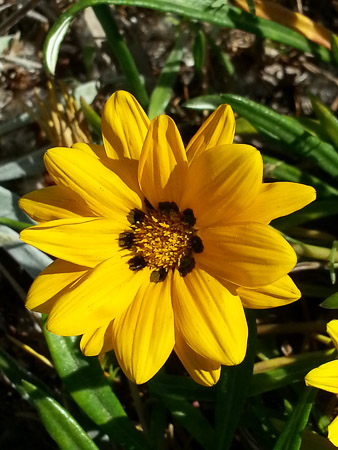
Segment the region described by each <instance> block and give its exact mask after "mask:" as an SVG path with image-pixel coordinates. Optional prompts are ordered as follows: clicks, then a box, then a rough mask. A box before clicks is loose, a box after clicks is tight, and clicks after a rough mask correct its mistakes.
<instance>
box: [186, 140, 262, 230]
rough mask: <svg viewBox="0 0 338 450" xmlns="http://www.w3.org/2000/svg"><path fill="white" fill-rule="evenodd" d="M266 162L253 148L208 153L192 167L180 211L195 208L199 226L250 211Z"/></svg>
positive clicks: (231, 147) (226, 147)
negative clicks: (264, 162)
mask: <svg viewBox="0 0 338 450" xmlns="http://www.w3.org/2000/svg"><path fill="white" fill-rule="evenodd" d="M262 177H263V161H262V157H261V155H260V153H259V152H258V150H256V149H255V148H254V147H251V146H249V145H239V144H238V145H236V144H233V145H223V146H220V147H217V148H211V149H209V150H206V151H204V152H203V153H202V154H201V155H200V156H199V157H197V158H195V159H194V160H193V162H192V164H191V165H190V167H189V174H188V177H187V182H186V185H187V189H186V190H185V192H184V195H183V199H182V202H181V205H180V209H181V210H184V209H186V208H191V209H192V210H193V211H194V215H195V217H196V219H197V226H198V227H204V226H209V225H211V224H214V223H218V222H219V221H220V220H221V221H222V223H224V221H226V220H227V221H228V220H229V219H231V218H232V217H233V216H235V215H236V214H239V213H240V212H241V211H242V210H244V209H245V208H247V207H248V206H249V205H250V204H251V203H252V202H253V201H254V199H255V197H256V196H257V194H258V192H259V189H260V187H261V184H262Z"/></svg>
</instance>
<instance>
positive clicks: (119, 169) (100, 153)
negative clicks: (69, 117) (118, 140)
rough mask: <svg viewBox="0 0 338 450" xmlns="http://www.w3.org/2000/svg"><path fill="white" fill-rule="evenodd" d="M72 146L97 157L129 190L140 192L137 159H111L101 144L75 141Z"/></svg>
mask: <svg viewBox="0 0 338 450" xmlns="http://www.w3.org/2000/svg"><path fill="white" fill-rule="evenodd" d="M73 148H78V149H80V150H82V151H83V152H85V153H87V154H88V155H90V156H94V157H96V158H97V159H99V160H100V161H101V162H102V164H104V165H105V166H106V167H108V169H110V170H112V171H113V172H114V173H115V174H116V175H118V176H119V177H120V178H121V180H122V181H124V183H126V185H127V186H128V187H130V189H131V190H133V191H134V192H136V193H137V194H138V195H140V194H141V191H140V187H139V184H138V181H137V168H138V159H131V158H128V157H123V156H121V157H120V158H119V159H112V158H110V157H108V156H107V153H106V150H105V148H104V146H103V145H95V144H83V143H77V144H74V145H73Z"/></svg>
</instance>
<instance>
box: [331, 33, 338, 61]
mask: <svg viewBox="0 0 338 450" xmlns="http://www.w3.org/2000/svg"><path fill="white" fill-rule="evenodd" d="M331 57H332V61H333V62H334V63H335V64H336V65H338V36H337V35H335V34H333V33H332V34H331Z"/></svg>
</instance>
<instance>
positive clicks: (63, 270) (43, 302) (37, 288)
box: [26, 259, 88, 314]
mask: <svg viewBox="0 0 338 450" xmlns="http://www.w3.org/2000/svg"><path fill="white" fill-rule="evenodd" d="M87 272H88V267H83V266H77V265H75V264H72V263H69V262H66V261H62V260H60V259H57V260H56V261H54V262H52V264H50V265H49V266H48V267H46V269H45V270H43V271H42V272H41V273H40V275H39V276H38V277H37V278H36V279H35V280H34V281H33V284H32V285H31V287H30V289H29V291H28V294H27V301H26V308H28V309H32V310H34V311H38V312H41V313H46V314H49V313H50V310H51V308H52V306H53V305H54V303H55V301H56V298H57V297H58V295H60V294H61V293H62V291H63V289H65V288H66V287H69V286H71V285H73V283H75V282H76V281H77V280H78V279H79V278H81V277H82V275H84V274H85V273H87Z"/></svg>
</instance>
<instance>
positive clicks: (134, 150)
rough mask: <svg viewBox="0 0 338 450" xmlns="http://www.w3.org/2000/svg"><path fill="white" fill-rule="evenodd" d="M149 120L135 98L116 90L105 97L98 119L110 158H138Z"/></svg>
mask: <svg viewBox="0 0 338 450" xmlns="http://www.w3.org/2000/svg"><path fill="white" fill-rule="evenodd" d="M148 127H149V119H148V117H147V116H146V114H145V112H144V111H143V109H142V107H141V105H140V104H139V103H138V101H137V100H136V98H135V97H134V96H133V95H132V94H130V93H129V92H126V91H117V92H115V93H114V94H113V95H111V96H110V98H109V99H108V101H107V103H106V105H105V107H104V110H103V113H102V120H101V128H102V136H103V142H104V146H105V149H106V153H107V155H108V156H109V157H110V158H112V159H121V158H130V159H139V157H140V152H141V148H142V144H143V141H144V138H145V136H146V133H147V130H148Z"/></svg>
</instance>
